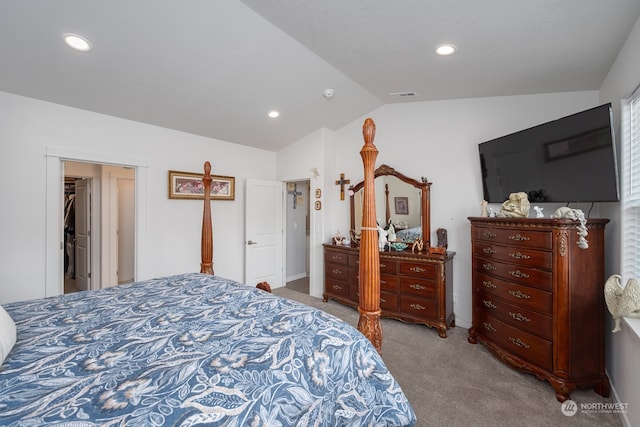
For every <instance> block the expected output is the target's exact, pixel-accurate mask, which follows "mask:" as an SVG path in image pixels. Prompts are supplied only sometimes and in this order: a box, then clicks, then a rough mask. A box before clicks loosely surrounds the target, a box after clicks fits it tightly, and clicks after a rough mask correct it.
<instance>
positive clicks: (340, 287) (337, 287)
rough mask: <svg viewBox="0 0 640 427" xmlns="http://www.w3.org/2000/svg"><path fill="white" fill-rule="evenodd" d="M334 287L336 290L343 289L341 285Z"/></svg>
mask: <svg viewBox="0 0 640 427" xmlns="http://www.w3.org/2000/svg"><path fill="white" fill-rule="evenodd" d="M332 288H333V289H335V290H336V291H341V290H342V286H340V285H333V286H332Z"/></svg>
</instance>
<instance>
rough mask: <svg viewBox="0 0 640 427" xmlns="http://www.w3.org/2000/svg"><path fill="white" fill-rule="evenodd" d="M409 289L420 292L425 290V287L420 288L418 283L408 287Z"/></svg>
mask: <svg viewBox="0 0 640 427" xmlns="http://www.w3.org/2000/svg"><path fill="white" fill-rule="evenodd" d="M409 287H410V288H413V289H417V290H419V291H421V290H423V289H427V288H426V286H422V285H420V284H418V283H414V284H413V285H409Z"/></svg>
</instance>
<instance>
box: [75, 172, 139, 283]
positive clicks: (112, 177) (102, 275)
mask: <svg viewBox="0 0 640 427" xmlns="http://www.w3.org/2000/svg"><path fill="white" fill-rule="evenodd" d="M63 171H64V201H63V203H64V215H63V224H62V227H63V235H64V257H63V258H64V265H63V272H64V293H70V292H76V291H80V290H87V289H101V288H105V287H109V286H114V285H118V284H122V283H128V282H132V281H133V280H134V277H135V271H134V270H135V267H134V265H135V262H134V259H135V209H134V206H135V170H134V169H133V168H129V167H122V166H112V165H104V164H96V163H85V162H74V161H64V162H63Z"/></svg>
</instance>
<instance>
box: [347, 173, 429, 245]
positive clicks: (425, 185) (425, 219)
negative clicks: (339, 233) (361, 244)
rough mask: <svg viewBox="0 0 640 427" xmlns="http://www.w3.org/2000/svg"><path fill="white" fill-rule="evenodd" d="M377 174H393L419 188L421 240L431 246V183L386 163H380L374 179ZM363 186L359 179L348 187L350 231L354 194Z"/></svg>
mask: <svg viewBox="0 0 640 427" xmlns="http://www.w3.org/2000/svg"><path fill="white" fill-rule="evenodd" d="M379 176H395V177H396V178H398V179H400V180H401V181H403V182H405V183H407V184H409V185H412V186H414V187H415V188H417V189H419V190H421V191H420V192H421V200H420V208H421V212H422V224H421V225H422V241H423V242H424V247H425V248H429V247H431V183H430V182H428V181H427V179H426V178H425V177H422V180H421V181H418V180H415V179H413V178H409V177H408V176H406V175H404V174H402V173H400V172H398V171H396V170H395V169H394V168H392V167H391V166H388V165H380V167H378V169H376V170H375V172H374V179H375V178H377V177H379ZM363 187H364V181H360V182H359V183H357V184H356V185H353V186H351V187H349V201H350V203H351V228H350V230H351V231H355V228H356V208H355V203H354V196H355V193H356V192H357V191H359V190H360V189H362V188H363Z"/></svg>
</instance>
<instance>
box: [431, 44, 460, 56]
mask: <svg viewBox="0 0 640 427" xmlns="http://www.w3.org/2000/svg"><path fill="white" fill-rule="evenodd" d="M457 49H458V48H457V47H455V45H452V44H449V43H447V44H441V45H438V46H436V53H437V54H438V55H441V56H447V55H451V54H453V53H455V51H456V50H457Z"/></svg>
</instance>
